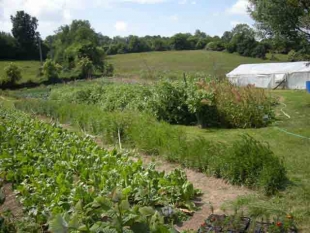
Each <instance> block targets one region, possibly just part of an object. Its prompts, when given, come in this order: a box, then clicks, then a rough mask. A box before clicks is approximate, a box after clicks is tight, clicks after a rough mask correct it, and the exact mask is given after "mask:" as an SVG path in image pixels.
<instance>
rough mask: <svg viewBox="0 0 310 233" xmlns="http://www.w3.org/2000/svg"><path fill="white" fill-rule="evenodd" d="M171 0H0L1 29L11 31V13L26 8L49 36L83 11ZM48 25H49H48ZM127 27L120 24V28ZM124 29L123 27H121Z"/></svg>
mask: <svg viewBox="0 0 310 233" xmlns="http://www.w3.org/2000/svg"><path fill="white" fill-rule="evenodd" d="M165 1H169V0H71V1H70V0H0V30H4V31H6V32H9V31H11V28H12V24H11V20H10V16H11V15H15V13H16V11H20V10H24V11H25V12H27V13H28V14H30V15H31V16H34V17H36V18H37V19H38V20H39V27H38V30H39V31H40V33H41V34H42V35H43V36H47V35H49V34H51V33H53V31H55V30H56V29H57V28H58V27H60V26H61V25H63V24H69V23H70V22H71V21H72V19H74V18H81V17H83V15H81V11H87V10H88V11H91V10H92V9H95V8H98V7H101V8H110V7H114V6H117V5H120V4H125V3H132V4H156V3H162V2H165ZM47 26H48V27H47ZM122 27H123V28H126V27H127V26H126V25H125V26H124V25H122V24H120V25H118V28H122ZM121 30H123V29H121Z"/></svg>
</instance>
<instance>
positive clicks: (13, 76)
mask: <svg viewBox="0 0 310 233" xmlns="http://www.w3.org/2000/svg"><path fill="white" fill-rule="evenodd" d="M4 72H5V77H3V78H2V80H1V79H0V84H8V85H14V84H16V82H18V81H19V80H21V79H22V73H21V69H20V68H19V67H18V66H17V65H15V64H14V63H12V62H11V63H10V64H9V65H8V66H7V67H5V68H4Z"/></svg>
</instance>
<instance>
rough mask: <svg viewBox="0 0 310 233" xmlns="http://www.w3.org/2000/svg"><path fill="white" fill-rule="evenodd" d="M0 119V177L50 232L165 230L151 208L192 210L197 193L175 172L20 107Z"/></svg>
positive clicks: (166, 220) (165, 220)
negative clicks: (42, 119)
mask: <svg viewBox="0 0 310 233" xmlns="http://www.w3.org/2000/svg"><path fill="white" fill-rule="evenodd" d="M48 108H51V106H48ZM46 110H47V108H46ZM89 116H90V115H89ZM0 117H1V122H0V150H1V155H0V157H1V161H2V162H1V167H0V176H1V177H2V178H3V179H5V181H6V182H10V183H13V184H14V187H15V188H16V189H17V191H18V195H19V200H20V202H21V204H22V205H23V207H24V210H25V214H27V215H29V216H30V217H32V218H34V219H35V222H37V223H38V224H40V225H43V224H45V223H46V222H47V221H48V220H49V228H50V230H51V231H52V232H68V230H82V231H86V232H98V229H110V232H113V231H111V230H113V229H114V232H125V228H126V229H127V230H131V231H132V232H150V231H151V232H167V230H168V228H167V226H166V225H164V224H168V223H170V221H172V220H173V216H170V217H165V218H164V216H163V215H162V213H161V212H160V211H159V210H158V211H156V210H155V209H154V208H155V207H158V206H170V207H171V208H172V209H173V210H174V213H177V212H178V210H177V208H179V207H183V208H184V207H187V208H191V209H193V208H194V205H193V203H192V200H193V198H194V197H195V196H196V194H197V190H194V189H193V186H192V185H191V184H190V183H188V181H187V179H186V175H185V174H184V172H182V171H180V170H175V171H173V172H171V173H170V174H165V173H164V172H158V171H156V170H155V167H154V166H152V165H150V166H149V167H147V168H144V167H143V166H142V162H141V161H140V160H139V161H137V162H134V161H133V160H132V159H130V158H129V157H128V155H127V154H125V153H123V154H120V153H118V152H117V151H115V150H113V151H111V152H108V151H106V150H103V149H100V148H98V146H97V145H96V143H95V142H94V141H93V140H91V139H90V138H81V137H79V136H77V135H76V134H74V133H68V132H67V131H65V130H62V129H61V128H60V127H57V126H55V125H49V124H45V123H42V122H39V121H36V120H33V119H32V118H30V117H28V116H27V115H25V114H22V113H20V112H16V111H11V110H7V109H5V108H3V107H1V109H0ZM84 120H86V119H84ZM38 145H40V146H39V147H38ZM163 193H165V195H163ZM146 212H147V213H146ZM148 213H149V214H148ZM141 224H142V226H145V227H146V229H150V231H149V230H141V229H140V228H141ZM137 227H138V228H139V230H137V229H136V228H137ZM157 229H162V230H163V231H158V230H157ZM165 229H166V230H165ZM26 232H27V231H26Z"/></svg>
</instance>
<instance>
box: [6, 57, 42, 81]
mask: <svg viewBox="0 0 310 233" xmlns="http://www.w3.org/2000/svg"><path fill="white" fill-rule="evenodd" d="M11 62H12V63H14V64H16V65H17V66H19V67H20V68H21V70H22V80H20V83H24V82H27V81H30V80H31V81H33V82H36V81H38V77H37V74H38V70H39V68H40V62H39V61H0V77H2V76H4V75H5V73H4V68H5V67H6V66H8V65H9V64H10V63H11Z"/></svg>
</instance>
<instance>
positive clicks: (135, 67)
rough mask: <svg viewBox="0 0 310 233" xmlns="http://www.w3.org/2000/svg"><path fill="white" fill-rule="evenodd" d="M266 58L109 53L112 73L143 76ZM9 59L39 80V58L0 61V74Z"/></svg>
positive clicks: (217, 69)
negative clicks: (34, 59)
mask: <svg viewBox="0 0 310 233" xmlns="http://www.w3.org/2000/svg"><path fill="white" fill-rule="evenodd" d="M276 57H277V58H278V59H279V61H286V57H287V56H286V55H277V56H276ZM268 58H270V55H267V60H262V59H257V58H249V57H242V56H239V55H237V54H229V53H226V52H210V51H205V50H195V51H166V52H149V53H133V54H121V55H114V56H108V61H109V62H110V63H112V64H113V65H114V67H115V76H116V77H117V76H121V77H127V76H130V77H132V76H133V77H143V76H146V75H148V74H150V73H152V74H153V75H158V74H169V75H179V74H182V73H184V72H186V73H191V74H193V73H197V72H198V73H205V74H211V75H215V76H223V75H225V74H226V73H228V72H229V71H231V70H233V69H234V68H236V67H237V66H238V65H240V64H246V63H248V64H249V63H263V62H271V61H270V60H268ZM10 62H13V63H15V64H16V65H18V66H19V67H20V68H21V70H22V80H20V81H19V83H25V82H27V81H33V82H39V81H40V78H39V77H38V76H37V74H38V70H39V67H40V62H39V61H0V77H2V76H4V75H5V74H4V68H5V67H6V66H7V65H9V64H10Z"/></svg>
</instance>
